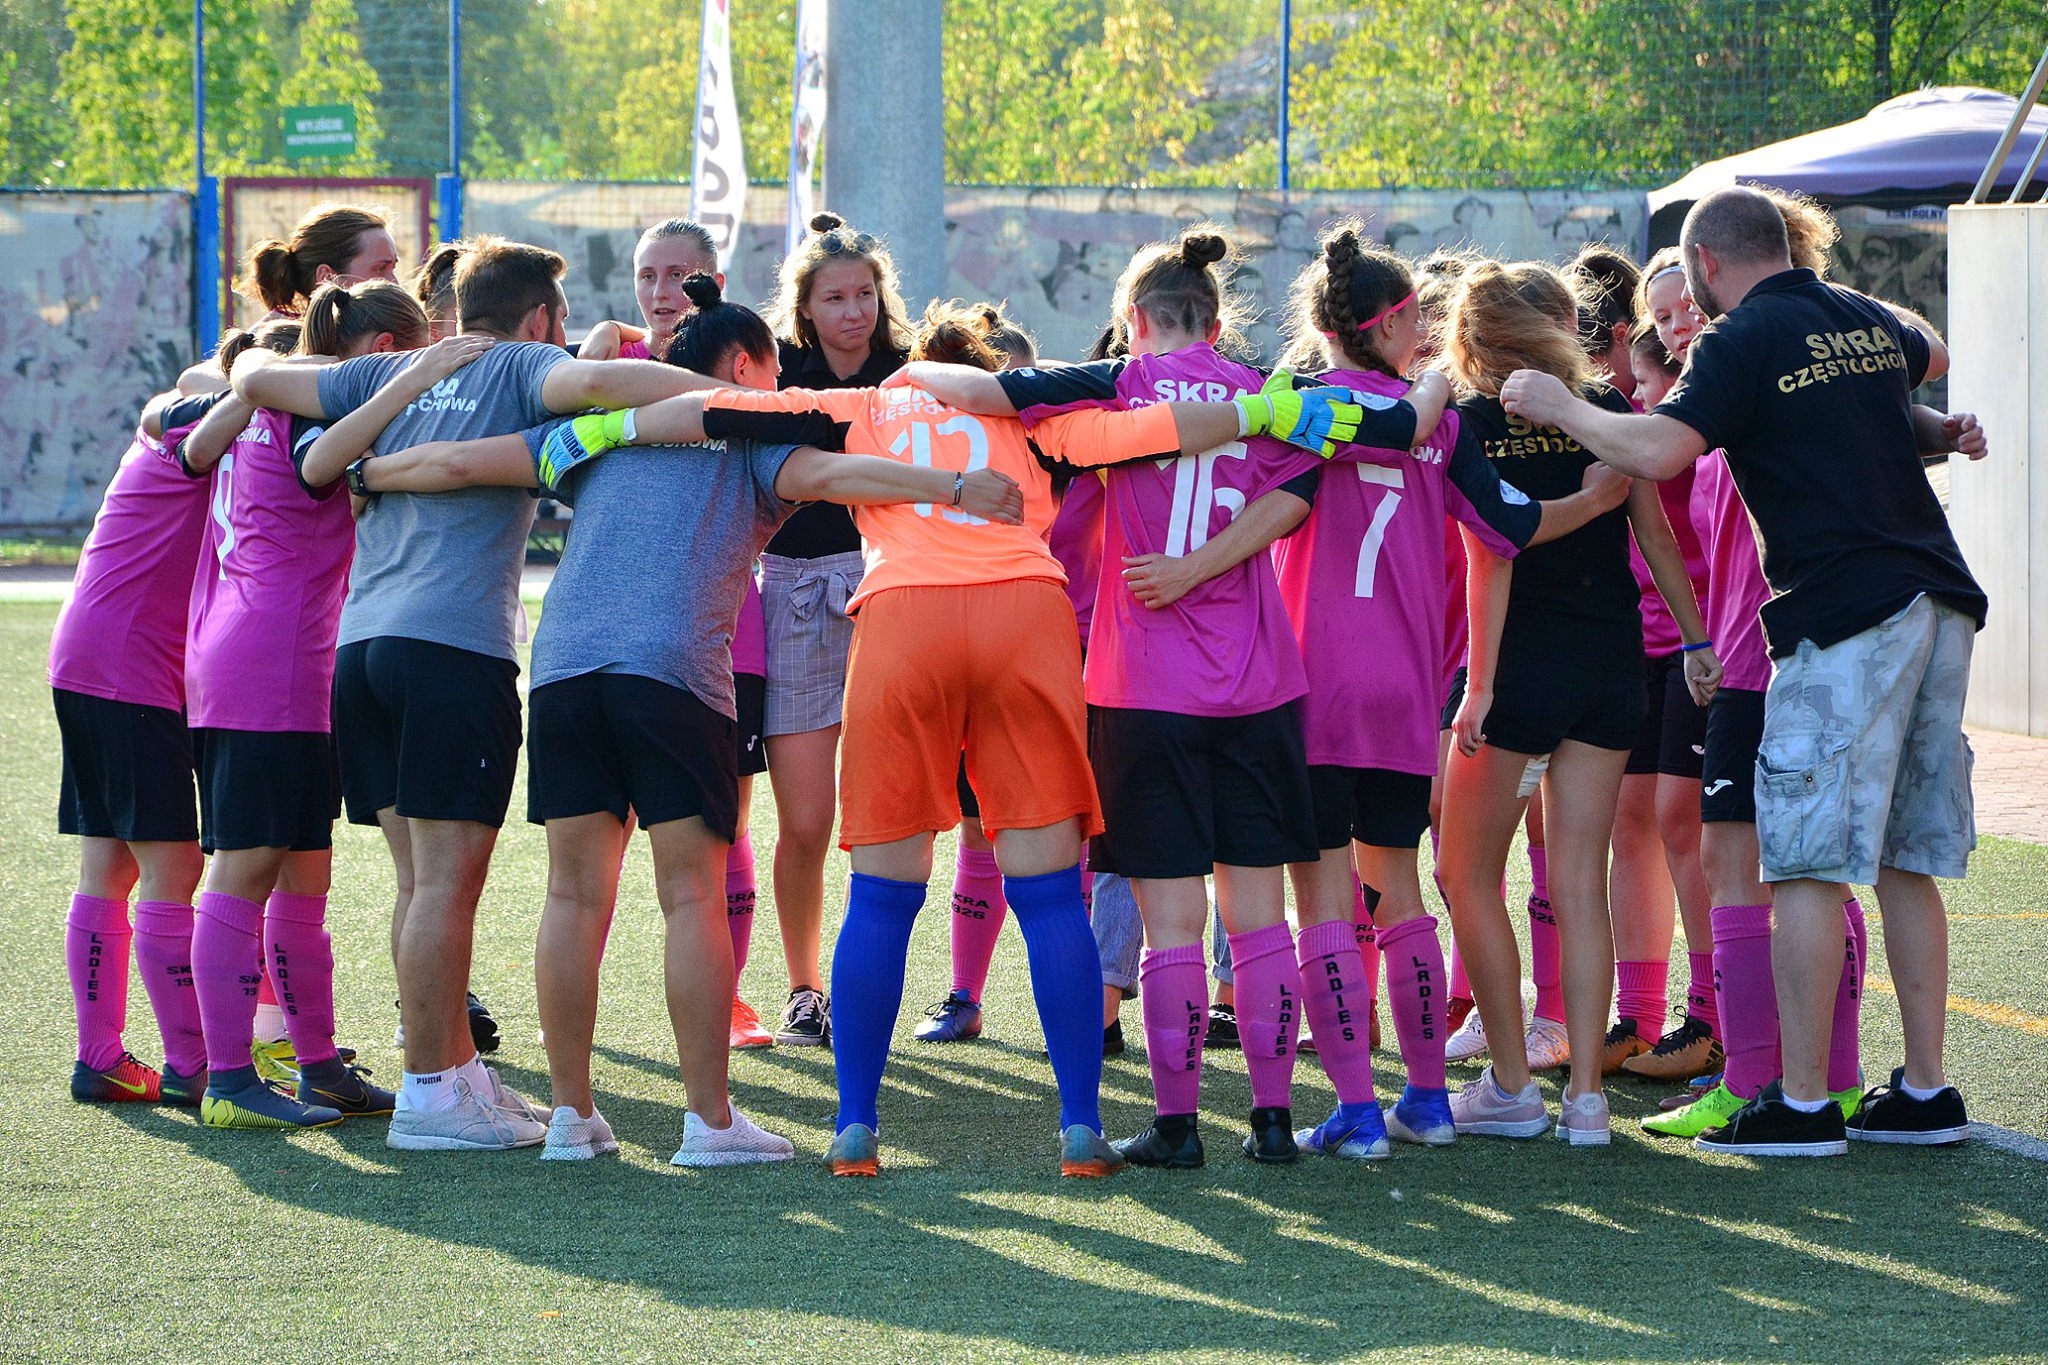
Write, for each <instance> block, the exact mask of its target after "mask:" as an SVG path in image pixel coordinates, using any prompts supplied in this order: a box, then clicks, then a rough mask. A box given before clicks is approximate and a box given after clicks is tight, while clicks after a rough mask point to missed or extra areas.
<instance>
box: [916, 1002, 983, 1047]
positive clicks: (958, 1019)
mask: <svg viewBox="0 0 2048 1365" xmlns="http://www.w3.org/2000/svg"><path fill="white" fill-rule="evenodd" d="M911 1036H912V1037H913V1038H916V1039H917V1041H918V1042H920V1043H964V1042H966V1041H967V1040H968V1039H969V1038H979V1037H980V1036H981V1006H980V1005H979V1004H977V1003H976V1002H975V999H974V997H973V996H971V995H969V994H968V993H967V992H966V991H954V992H953V993H952V994H951V995H949V996H947V997H946V998H945V999H944V1000H941V1001H940V1002H939V1003H938V1004H936V1005H933V1006H932V1007H931V1008H930V1009H928V1010H926V1011H925V1021H924V1022H923V1023H922V1024H919V1025H918V1026H917V1028H916V1030H915V1031H914V1032H913V1033H912V1034H911Z"/></svg>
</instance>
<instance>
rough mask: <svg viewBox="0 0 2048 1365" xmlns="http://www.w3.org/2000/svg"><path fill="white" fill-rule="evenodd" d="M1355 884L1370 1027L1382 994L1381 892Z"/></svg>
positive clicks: (1355, 920)
mask: <svg viewBox="0 0 2048 1365" xmlns="http://www.w3.org/2000/svg"><path fill="white" fill-rule="evenodd" d="M1351 884H1352V885H1353V886H1355V887H1356V888H1357V889H1358V896H1357V899H1356V900H1354V901H1353V902H1352V904H1351V928H1352V937H1353V938H1354V939H1355V940H1356V941H1357V943H1358V962H1359V965H1360V966H1361V967H1362V968H1364V970H1365V1018H1366V1021H1367V1023H1368V1024H1370V1023H1371V1021H1372V1010H1373V1002H1374V1001H1375V1000H1377V999H1378V998H1379V993H1380V935H1379V930H1378V929H1376V928H1374V927H1373V922H1372V916H1373V912H1374V911H1375V910H1377V909H1379V908H1380V893H1379V892H1377V891H1375V890H1373V889H1372V888H1371V887H1369V886H1367V885H1366V884H1365V883H1364V882H1362V881H1359V880H1358V879H1357V878H1356V877H1354V878H1352V879H1351ZM1318 1046H1321V1045H1320V1044H1318Z"/></svg>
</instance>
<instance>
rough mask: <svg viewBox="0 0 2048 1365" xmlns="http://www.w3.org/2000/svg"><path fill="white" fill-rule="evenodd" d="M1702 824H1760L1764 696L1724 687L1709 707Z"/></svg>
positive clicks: (1703, 780)
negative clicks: (1758, 777)
mask: <svg viewBox="0 0 2048 1365" xmlns="http://www.w3.org/2000/svg"><path fill="white" fill-rule="evenodd" d="M1706 740H1707V743H1706V749H1707V756H1706V760H1705V767H1704V769H1703V770H1702V772H1701V774H1700V777H1701V783H1700V823H1702V824H1714V823H1735V822H1740V823H1742V824H1745V825H1753V824H1755V823H1756V755H1757V750H1759V749H1761V748H1762V747H1763V742H1764V694H1763V693H1761V692H1750V691H1746V690H1745V689H1743V688H1739V687H1724V688H1722V689H1721V690H1720V691H1718V692H1716V693H1715V694H1714V703H1713V705H1711V706H1709V707H1708V708H1707V735H1706Z"/></svg>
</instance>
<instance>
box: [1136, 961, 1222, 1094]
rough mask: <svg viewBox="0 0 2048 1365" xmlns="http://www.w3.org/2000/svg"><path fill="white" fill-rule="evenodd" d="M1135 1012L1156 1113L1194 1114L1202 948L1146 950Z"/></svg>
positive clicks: (1203, 986)
mask: <svg viewBox="0 0 2048 1365" xmlns="http://www.w3.org/2000/svg"><path fill="white" fill-rule="evenodd" d="M1138 1006H1139V1013H1140V1014H1141V1015H1142V1016H1143V1017H1144V1020H1145V1061H1146V1063H1147V1065H1149V1066H1150V1067H1151V1069H1152V1096H1153V1100H1154V1102H1155V1104H1156V1107H1157V1108H1158V1111H1159V1112H1160V1113H1162V1114H1192V1113H1194V1112H1195V1110H1196V1109H1198V1108H1199V1107H1200V1106H1201V1097H1202V1038H1203V1036H1204V1035H1206V1034H1207V1033H1208V1031H1209V978H1208V975H1207V973H1206V971H1205V970H1204V965H1203V958H1202V945H1201V944H1199V943H1189V944H1184V945H1182V946H1181V947H1178V948H1147V949H1146V950H1145V955H1144V957H1143V958H1142V959H1140V961H1139V963H1138Z"/></svg>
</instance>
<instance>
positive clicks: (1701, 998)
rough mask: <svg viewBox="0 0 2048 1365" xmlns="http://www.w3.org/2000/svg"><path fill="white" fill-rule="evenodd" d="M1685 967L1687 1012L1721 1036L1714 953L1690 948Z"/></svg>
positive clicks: (1717, 1035)
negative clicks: (1697, 951)
mask: <svg viewBox="0 0 2048 1365" xmlns="http://www.w3.org/2000/svg"><path fill="white" fill-rule="evenodd" d="M1685 968H1686V980H1685V1012H1686V1013H1687V1014H1690V1015H1691V1016H1692V1017H1693V1018H1695V1019H1698V1020H1700V1021H1702V1022H1703V1023H1705V1024H1706V1026H1707V1027H1708V1028H1710V1029H1712V1030H1713V1031H1714V1036H1715V1037H1716V1038H1719V1037H1720V1036H1721V1011H1720V1010H1719V1009H1718V1008H1716V1007H1715V1005H1714V955H1713V953H1711V952H1705V953H1696V952H1693V951H1692V950H1691V949H1690V948H1688V949H1686V953H1685Z"/></svg>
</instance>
